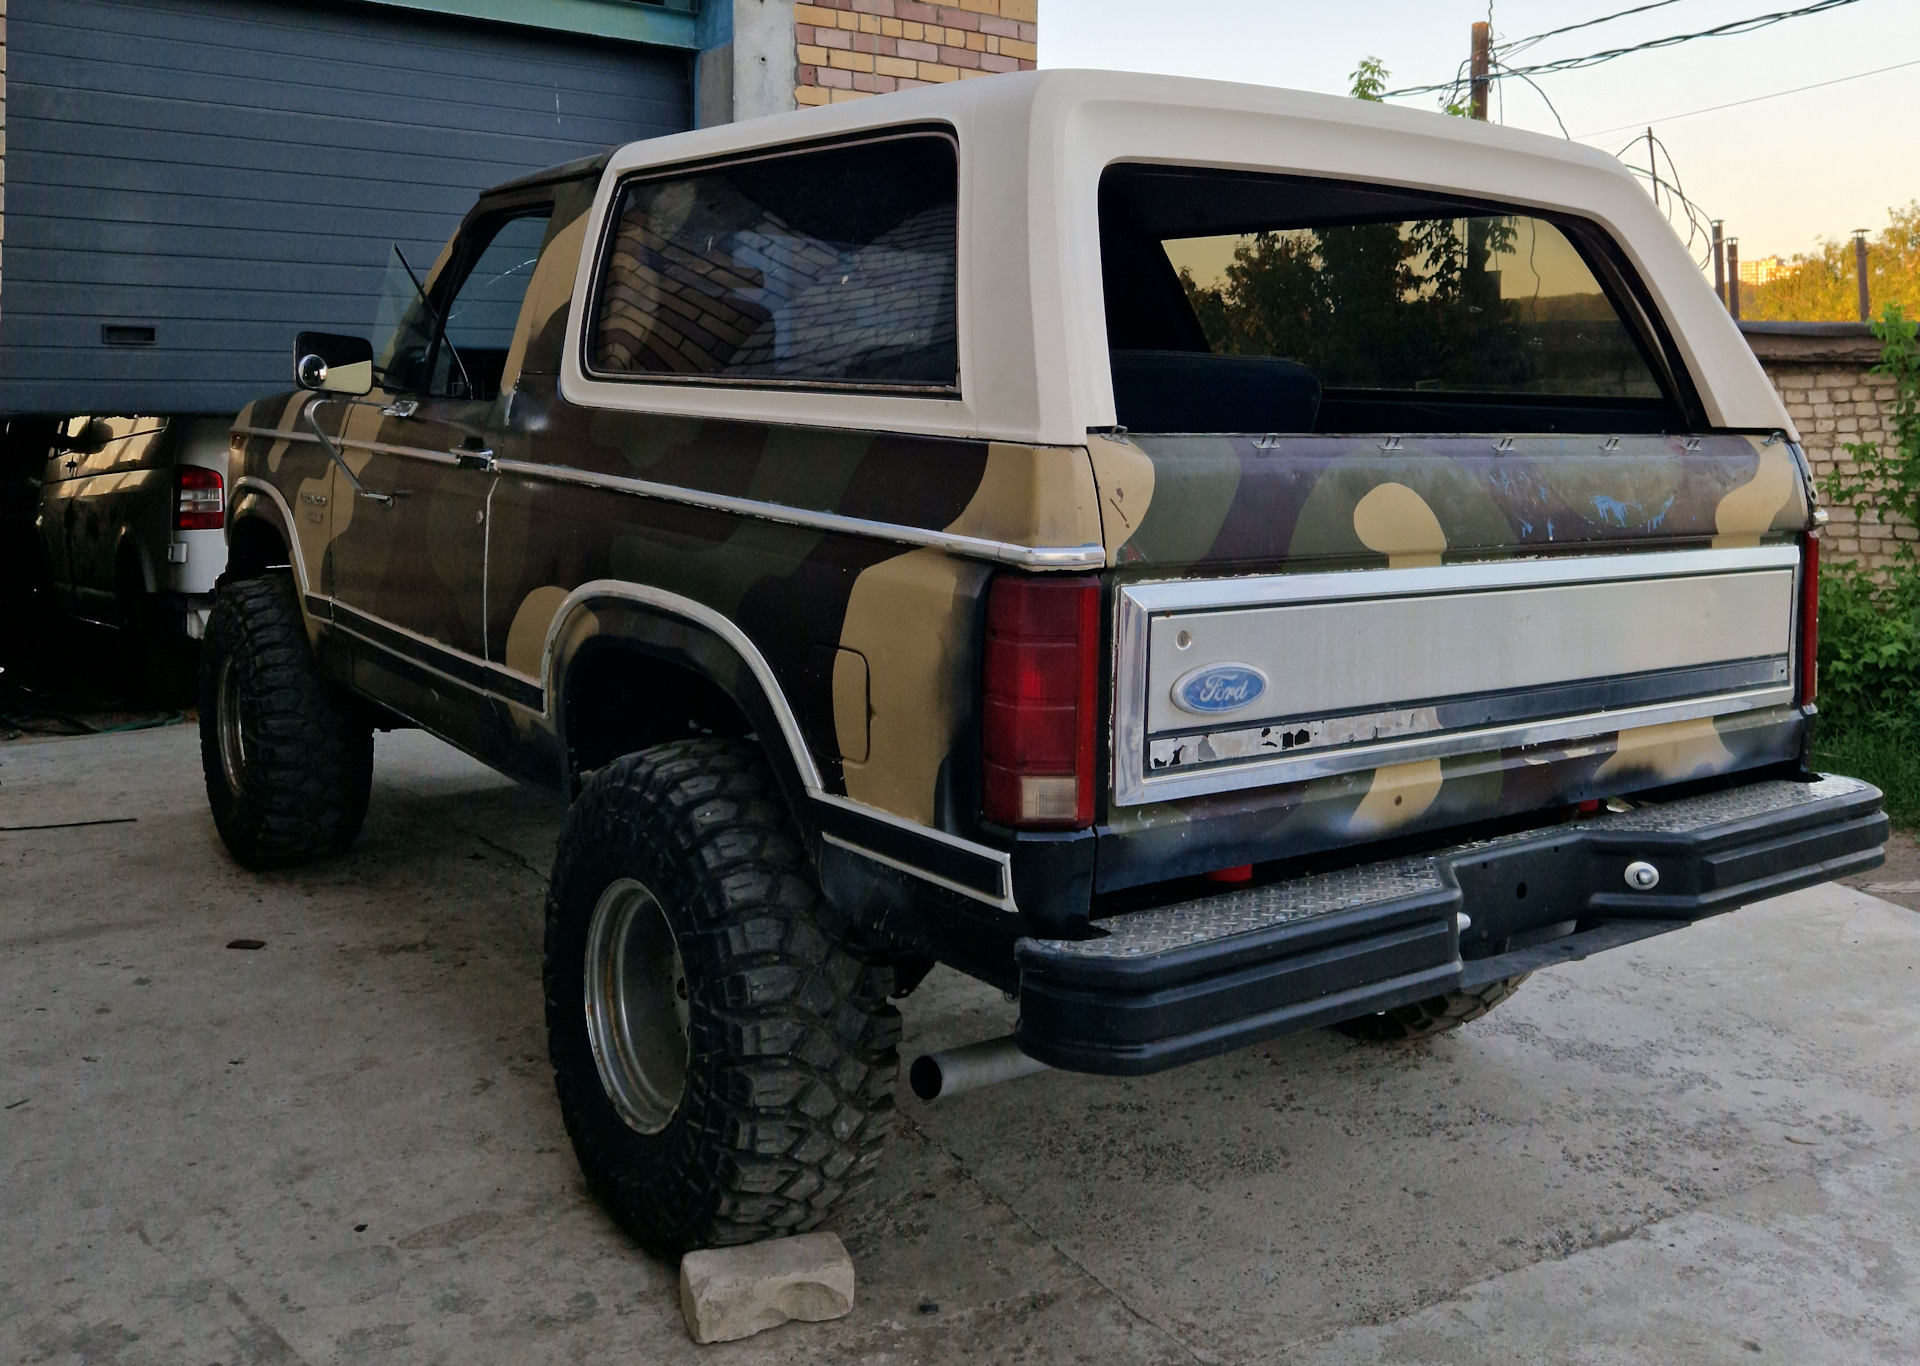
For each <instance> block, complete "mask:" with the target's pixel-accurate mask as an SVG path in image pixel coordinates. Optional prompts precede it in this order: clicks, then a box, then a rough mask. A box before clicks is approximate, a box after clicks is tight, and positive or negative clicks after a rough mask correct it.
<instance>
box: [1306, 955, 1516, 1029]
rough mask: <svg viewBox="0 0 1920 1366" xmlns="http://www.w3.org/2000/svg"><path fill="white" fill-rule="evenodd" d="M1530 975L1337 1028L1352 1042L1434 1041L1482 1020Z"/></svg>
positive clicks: (1364, 1018)
mask: <svg viewBox="0 0 1920 1366" xmlns="http://www.w3.org/2000/svg"><path fill="white" fill-rule="evenodd" d="M1528 976H1529V974H1527V973H1524V972H1523V973H1521V974H1520V975H1519V976H1518V977H1503V978H1501V979H1500V980H1499V981H1497V982H1489V983H1487V984H1486V985H1485V986H1483V987H1481V988H1479V989H1478V990H1476V991H1450V992H1448V993H1447V994H1446V995H1445V996H1435V997H1433V998H1431V999H1430V1000H1425V1001H1415V1002H1414V1003H1413V1004H1412V1005H1406V1006H1395V1007H1394V1008H1393V1009H1392V1010H1383V1011H1381V1012H1380V1013H1379V1014H1378V1015H1362V1016H1360V1017H1359V1018H1358V1019H1354V1020H1342V1021H1341V1022H1340V1023H1339V1024H1337V1025H1335V1026H1334V1028H1335V1029H1337V1030H1339V1031H1340V1032H1341V1033H1342V1034H1345V1035H1346V1036H1347V1037H1348V1038H1350V1039H1363V1040H1365V1041H1366V1042H1368V1043H1402V1042H1405V1041H1407V1040H1410V1039H1430V1038H1432V1037H1433V1036H1434V1035H1435V1034H1445V1033H1446V1032H1447V1031H1448V1030H1450V1029H1458V1028H1459V1027H1460V1026H1461V1025H1463V1024H1470V1023H1472V1022H1473V1021H1474V1020H1477V1019H1479V1018H1480V1017H1481V1016H1482V1015H1485V1014H1486V1013H1487V1012H1488V1011H1489V1010H1492V1009H1493V1008H1494V1007H1495V1006H1497V1005H1499V1004H1500V1003H1501V1002H1502V1001H1504V1000H1506V999H1507V997H1509V996H1511V995H1513V993H1514V992H1516V991H1518V990H1519V989H1520V984H1521V983H1522V982H1524V981H1526V980H1527V977H1528Z"/></svg>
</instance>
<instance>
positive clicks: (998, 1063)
mask: <svg viewBox="0 0 1920 1366" xmlns="http://www.w3.org/2000/svg"><path fill="white" fill-rule="evenodd" d="M1047 1070H1048V1068H1047V1065H1046V1064H1045V1063H1043V1062H1036V1061H1035V1060H1034V1059H1032V1058H1029V1057H1028V1056H1027V1055H1026V1054H1025V1053H1022V1052H1021V1051H1020V1045H1019V1044H1017V1043H1015V1042H1014V1041H1013V1036H1012V1035H1011V1034H1009V1035H1008V1036H1007V1037H1006V1038H1004V1039H986V1040H983V1041H982V1042H980V1043H970V1044H967V1045H965V1046H964V1047H961V1048H949V1049H947V1050H945V1051H944V1052H940V1053H923V1054H921V1055H920V1056H919V1057H917V1058H915V1059H914V1060H913V1066H912V1067H910V1068H909V1069H907V1082H908V1084H909V1085H911V1086H912V1087H913V1094H914V1095H916V1096H918V1097H920V1099H922V1100H938V1099H939V1098H940V1097H942V1096H955V1095H959V1094H960V1092H962V1091H976V1090H978V1089H979V1088H980V1087H982V1086H992V1085H995V1084H996V1083H998V1082H1003V1081H1012V1080H1013V1079H1014V1078H1015V1077H1029V1076H1032V1075H1033V1074H1034V1073H1035V1072H1045V1071H1047Z"/></svg>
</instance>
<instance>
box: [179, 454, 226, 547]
mask: <svg viewBox="0 0 1920 1366" xmlns="http://www.w3.org/2000/svg"><path fill="white" fill-rule="evenodd" d="M175 487H176V488H177V489H178V490H179V492H178V494H177V495H176V497H175V502H174V510H173V529H174V530H175V531H218V530H219V529H220V528H221V527H223V526H225V525H226V523H227V499H226V481H225V480H224V479H222V478H221V477H220V471H219V470H210V469H207V468H206V467H205V466H203V465H182V466H180V468H179V469H178V470H177V471H176V478H175Z"/></svg>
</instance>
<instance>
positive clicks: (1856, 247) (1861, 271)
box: [1853, 228, 1873, 322]
mask: <svg viewBox="0 0 1920 1366" xmlns="http://www.w3.org/2000/svg"><path fill="white" fill-rule="evenodd" d="M1853 274H1854V278H1855V279H1857V280H1858V281H1859V282H1860V321H1861V322H1867V321H1868V320H1869V319H1871V318H1872V317H1873V295H1872V293H1871V292H1870V291H1869V290H1868V289H1867V230H1866V229H1865V228H1855V229H1854V230H1853Z"/></svg>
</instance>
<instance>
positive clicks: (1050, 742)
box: [980, 574, 1100, 830]
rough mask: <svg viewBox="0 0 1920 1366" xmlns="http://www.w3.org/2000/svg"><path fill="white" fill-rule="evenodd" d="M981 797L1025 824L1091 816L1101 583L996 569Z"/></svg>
mask: <svg viewBox="0 0 1920 1366" xmlns="http://www.w3.org/2000/svg"><path fill="white" fill-rule="evenodd" d="M985 672H986V686H985V688H984V689H983V693H984V696H983V698H982V703H983V706H982V713H983V714H982V717H981V744H980V748H981V759H982V761H983V762H982V765H981V770H982V771H981V779H982V781H981V805H982V807H983V808H984V810H985V812H986V817H987V819H988V820H990V821H997V822H999V823H1000V824H1001V825H1011V826H1018V827H1020V828H1022V829H1027V830H1035V829H1052V830H1061V829H1072V828H1075V827H1078V826H1084V825H1091V824H1092V823H1093V766H1094V722H1095V714H1096V712H1097V710H1098V707H1097V705H1096V704H1097V701H1098V689H1099V682H1100V582H1099V580H1097V579H1087V578H1073V579H1058V578H1026V577H1023V576H1020V575H1015V574H1003V575H1001V576H1000V577H999V578H997V579H995V580H994V581H993V585H992V587H991V588H990V589H989V590H988V593H987V644H986V671H985Z"/></svg>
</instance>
